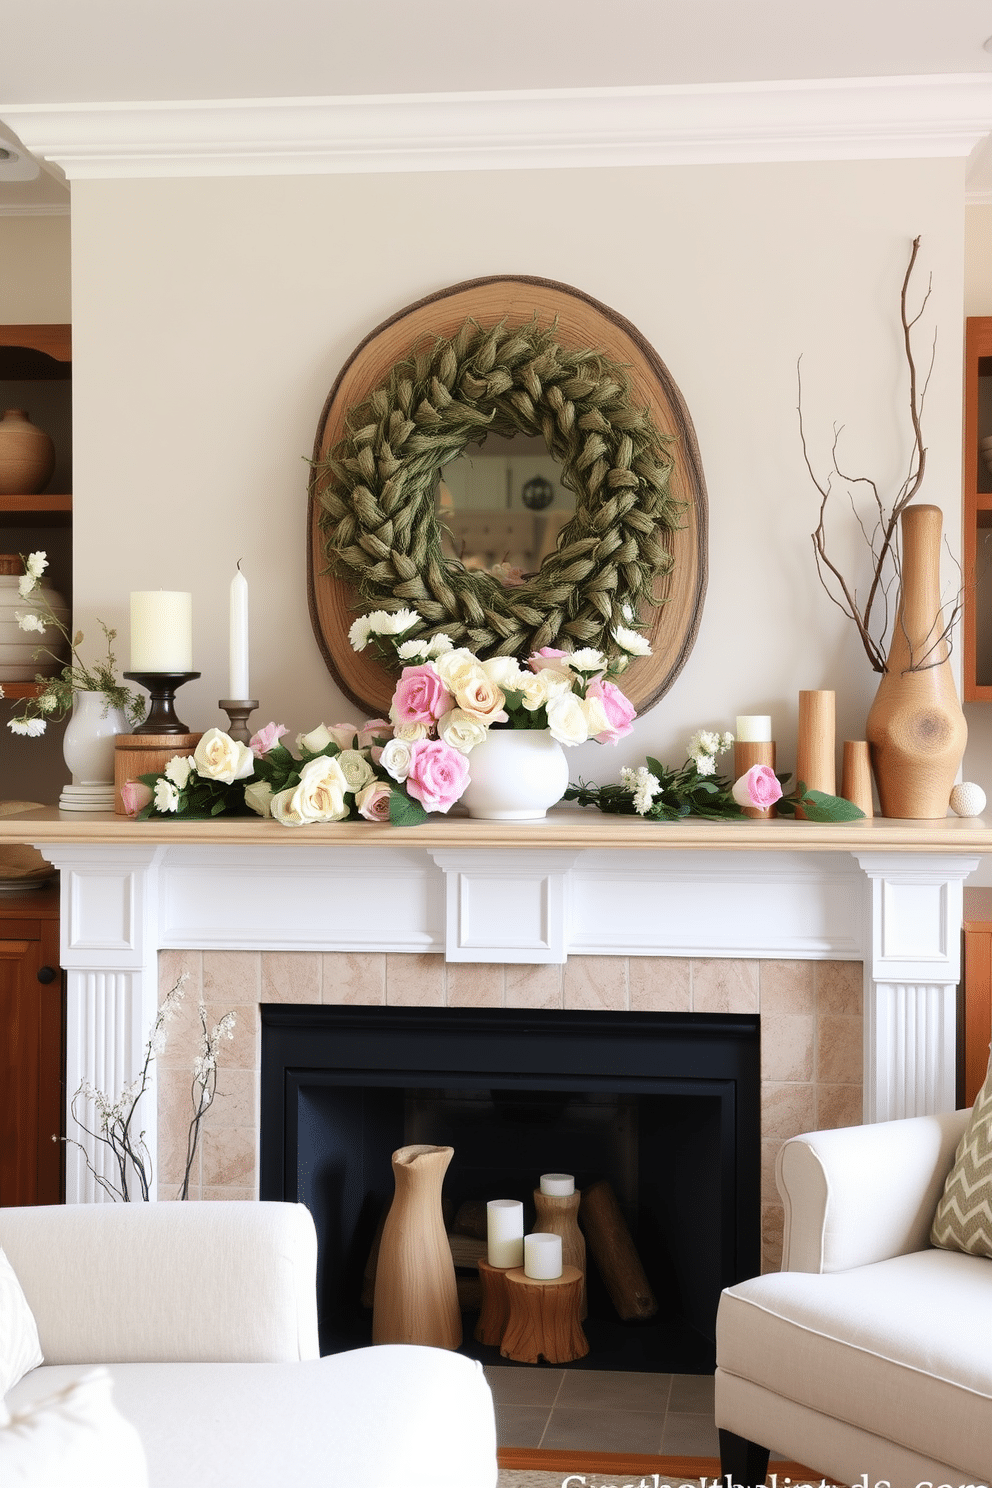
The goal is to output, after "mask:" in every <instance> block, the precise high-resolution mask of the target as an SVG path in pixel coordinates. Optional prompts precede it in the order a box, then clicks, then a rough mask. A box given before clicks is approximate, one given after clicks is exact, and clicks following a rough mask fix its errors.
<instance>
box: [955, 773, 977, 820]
mask: <svg viewBox="0 0 992 1488" xmlns="http://www.w3.org/2000/svg"><path fill="white" fill-rule="evenodd" d="M951 810H952V811H953V812H954V814H955V816H981V814H982V812H983V811H984V810H985V792H984V791H983V790H982V787H981V786H980V785H975V783H974V781H971V780H962V782H961V784H960V785H956V786H955V787H954V789H953V790H952V791H951Z"/></svg>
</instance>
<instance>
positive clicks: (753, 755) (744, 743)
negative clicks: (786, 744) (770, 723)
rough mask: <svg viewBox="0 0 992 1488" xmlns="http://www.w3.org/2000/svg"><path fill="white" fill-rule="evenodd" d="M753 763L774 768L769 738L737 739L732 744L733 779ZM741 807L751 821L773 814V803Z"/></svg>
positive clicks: (771, 745)
mask: <svg viewBox="0 0 992 1488" xmlns="http://www.w3.org/2000/svg"><path fill="white" fill-rule="evenodd" d="M755 765H768V766H769V768H770V769H772V770H774V768H775V745H774V743H773V742H772V740H771V739H768V740H760V741H759V740H754V741H752V740H749V739H738V740H737V742H736V743H735V745H734V779H735V780H740V778H741V776H742V775H746V774H747V772H748V770H750V769H753V767H754V766H755ZM741 809H742V811H743V812H744V815H745V816H749V817H750V818H751V820H752V821H767V820H768V818H769V817H770V816H774V815H775V807H774V805H772V806H765V807H764V808H763V809H762V808H760V807H758V806H743V807H742V808H741Z"/></svg>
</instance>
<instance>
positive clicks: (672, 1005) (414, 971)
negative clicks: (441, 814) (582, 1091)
mask: <svg viewBox="0 0 992 1488" xmlns="http://www.w3.org/2000/svg"><path fill="white" fill-rule="evenodd" d="M0 840H8V841H10V840H14V841H28V842H32V843H34V844H35V845H37V846H38V847H39V848H40V850H41V851H42V852H43V853H44V854H45V856H46V857H48V858H49V859H50V861H51V862H52V863H54V864H55V865H56V867H58V868H59V869H60V870H61V877H62V963H63V966H64V967H65V968H66V972H67V982H68V1052H67V1089H68V1091H70V1092H71V1091H73V1090H75V1089H76V1088H77V1086H78V1085H79V1083H80V1082H81V1081H82V1080H84V1079H85V1080H89V1081H91V1082H92V1083H93V1084H94V1085H96V1086H97V1087H99V1088H100V1089H102V1090H105V1091H107V1092H108V1093H114V1094H115V1093H116V1092H117V1091H119V1090H120V1089H121V1087H122V1086H123V1084H124V1083H125V1082H126V1081H127V1080H129V1079H131V1078H132V1077H133V1075H134V1073H135V1072H136V1070H137V1068H138V1067H139V1066H140V1061H141V1057H142V1053H143V1046H144V1042H145V1039H146V1037H147V1030H148V1028H149V1026H150V1024H151V1021H152V1019H153V1017H154V1014H155V1009H156V1005H157V1002H158V999H159V996H160V995H161V993H163V992H164V991H165V990H167V989H168V987H169V986H170V985H171V984H172V981H173V980H174V977H175V974H176V973H177V971H178V970H180V969H185V970H187V971H189V973H190V984H189V988H188V1000H187V1006H186V1012H187V1017H186V1018H184V1019H183V1020H182V1022H181V1023H179V1024H177V1025H173V1032H172V1036H171V1039H170V1043H169V1046H168V1048H167V1050H166V1052H165V1055H164V1057H163V1058H162V1059H161V1061H160V1062H159V1068H158V1070H157V1079H158V1109H157V1118H158V1119H157V1122H156V1119H155V1115H156V1113H155V1111H154V1110H152V1109H150V1110H148V1111H146V1112H145V1113H144V1118H143V1120H144V1124H145V1126H146V1128H147V1140H148V1142H149V1146H150V1147H151V1149H152V1151H153V1153H155V1154H156V1156H157V1163H156V1167H157V1174H158V1180H159V1184H160V1197H162V1198H167V1197H170V1196H171V1194H172V1193H173V1192H174V1185H175V1182H176V1179H177V1177H178V1175H179V1173H180V1171H181V1161H182V1159H181V1156H180V1149H181V1144H183V1145H184V1141H185V1129H186V1124H187V1116H186V1108H187V1103H188V1099H189V1073H188V1072H189V1069H190V1062H191V1054H190V1051H191V1047H192V1038H193V1034H194V1026H193V1022H192V1019H191V1017H190V1016H189V1015H192V1014H193V1013H194V1011H195V1001H196V996H197V994H199V993H200V992H201V991H202V994H203V996H204V999H205V1001H206V1003H207V1005H208V1009H209V1012H210V1015H211V1016H215V1015H219V1014H220V1013H222V1012H225V1011H227V1010H228V1009H229V1008H232V1007H233V1008H236V1009H237V1011H238V1026H237V1034H236V1037H235V1039H234V1041H233V1043H231V1044H230V1045H228V1046H227V1049H226V1050H225V1053H224V1059H223V1066H222V1070H221V1076H220V1080H219V1090H218V1100H217V1105H216V1106H215V1108H214V1109H213V1110H212V1111H211V1113H210V1116H209V1119H208V1121H207V1123H206V1127H205V1132H204V1137H203V1141H202V1151H201V1153H200V1155H199V1157H198V1162H197V1171H196V1173H195V1174H194V1180H195V1184H196V1192H197V1194H198V1195H199V1196H202V1197H210V1198H215V1197H224V1196H228V1197H250V1196H253V1195H254V1194H255V1193H256V1191H257V1161H256V1152H257V1121H258V1076H259V1063H260V1056H259V1017H258V1006H259V1004H260V1003H263V1002H283V1003H302V1004H306V1003H351V1004H357V1005H363V1004H364V1005H375V1004H383V1003H386V1004H392V1005H397V1006H403V1005H406V1006H411V1005H419V1006H424V1005H433V1006H448V1007H459V1006H462V1007H513V1008H566V1009H567V1008H576V1009H586V1010H589V1009H592V1010H596V1009H599V1008H602V1009H604V1010H609V1011H623V1010H626V1009H630V1010H645V1011H669V1010H670V1011H678V1010H687V1011H694V1012H702V1013H706V1012H714V1013H716V1012H754V1011H759V1012H760V1014H761V1024H762V1081H763V1084H762V1147H763V1159H764V1177H763V1200H764V1211H763V1212H764V1219H763V1238H764V1246H765V1253H766V1262H767V1263H768V1264H773V1263H774V1261H775V1257H776V1252H777V1245H778V1242H779V1235H780V1228H781V1214H780V1211H779V1209H778V1203H777V1195H776V1194H775V1189H774V1182H773V1180H772V1177H771V1171H772V1166H773V1163H774V1156H775V1152H776V1151H777V1149H778V1146H779V1145H780V1143H781V1141H782V1140H783V1139H784V1138H785V1137H787V1136H789V1135H792V1134H793V1133H795V1132H797V1131H802V1130H808V1129H810V1128H813V1127H816V1126H839V1125H846V1124H850V1123H851V1122H855V1121H858V1120H860V1119H862V1116H864V1118H865V1119H868V1120H886V1119H889V1118H893V1117H897V1116H902V1115H911V1114H918V1113H922V1112H926V1111H934V1110H945V1109H951V1108H953V1106H954V1096H955V1024H956V988H957V982H958V977H959V938H960V936H959V932H960V925H961V891H962V885H963V881H964V879H965V878H966V877H967V876H968V874H969V873H971V872H972V871H973V870H974V869H975V867H976V866H977V864H978V861H979V858H980V856H981V855H982V854H984V853H987V852H990V851H992V831H990V830H989V829H987V828H986V827H985V825H984V823H983V822H981V821H980V820H978V821H964V820H960V819H956V818H954V819H947V820H946V821H940V822H927V823H923V822H892V821H884V820H875V821H867V822H858V823H850V824H844V825H833V826H818V825H816V824H814V823H808V822H786V821H782V822H778V821H771V822H748V823H701V822H694V823H693V822H687V823H679V824H676V825H672V826H663V827H658V826H653V825H652V824H649V823H645V822H641V821H640V820H636V819H616V818H613V819H610V818H603V817H598V816H595V817H594V816H593V815H592V814H591V813H582V812H579V811H577V810H569V809H562V808H559V809H556V811H555V812H553V813H552V814H551V816H550V817H549V819H548V821H547V822H546V823H542V824H538V825H535V826H513V827H510V826H507V825H506V824H496V823H486V822H472V821H470V820H467V819H460V820H450V821H447V820H445V821H440V822H437V823H435V822H431V823H429V824H427V825H425V826H423V827H419V828H413V829H405V830H404V829H394V828H388V827H386V828H379V827H370V826H367V825H366V824H344V825H339V826H331V827H307V828H304V829H302V830H300V831H299V832H297V831H289V830H287V829H284V828H281V827H278V826H277V825H275V824H274V823H269V822H261V821H233V820H225V821H223V822H210V823H202V822H189V823H185V822H175V823H171V822H166V823H162V822H144V823H136V822H129V821H127V820H124V819H122V818H113V817H110V816H107V817H103V816H99V817H98V816H93V817H91V818H90V819H89V820H87V821H80V820H78V819H76V820H71V819H69V818H68V816H67V815H66V814H62V815H60V814H59V813H58V812H57V811H55V810H52V809H46V810H44V811H35V812H31V813H25V814H24V816H22V817H21V818H16V817H8V818H3V819H0ZM150 1105H151V1103H150ZM94 1156H95V1157H97V1160H99V1157H98V1155H97V1154H94ZM66 1186H67V1198H68V1199H69V1201H70V1202H80V1201H93V1200H98V1199H99V1198H100V1197H101V1193H100V1190H99V1188H98V1186H97V1185H96V1184H95V1183H94V1182H93V1180H92V1178H91V1177H90V1175H89V1174H88V1173H87V1171H86V1168H85V1165H84V1164H83V1162H82V1159H81V1157H80V1158H78V1159H77V1158H76V1157H75V1156H74V1155H73V1153H72V1151H71V1149H70V1153H69V1156H68V1160H67V1175H66Z"/></svg>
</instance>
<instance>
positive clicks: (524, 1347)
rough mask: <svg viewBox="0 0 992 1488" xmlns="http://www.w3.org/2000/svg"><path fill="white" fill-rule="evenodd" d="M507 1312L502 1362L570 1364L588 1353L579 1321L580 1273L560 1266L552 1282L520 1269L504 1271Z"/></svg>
mask: <svg viewBox="0 0 992 1488" xmlns="http://www.w3.org/2000/svg"><path fill="white" fill-rule="evenodd" d="M505 1285H506V1290H507V1295H508V1297H509V1303H510V1312H509V1317H508V1318H507V1322H506V1329H505V1331H504V1333H503V1342H502V1343H501V1344H500V1350H499V1351H500V1353H501V1354H502V1355H503V1358H504V1359H514V1360H515V1361H516V1362H517V1363H518V1364H536V1363H537V1361H538V1359H545V1360H546V1361H547V1362H548V1363H549V1364H570V1363H571V1362H572V1360H573V1359H583V1358H585V1356H586V1354H587V1353H588V1352H589V1340H588V1339H587V1338H586V1335H585V1333H583V1331H582V1324H581V1323H580V1321H579V1302H580V1299H581V1297H582V1272H581V1271H580V1270H579V1268H578V1267H577V1266H563V1267H562V1273H561V1275H560V1276H556V1277H555V1278H554V1280H553V1281H543V1280H538V1279H537V1278H536V1277H533V1276H528V1275H527V1274H526V1273H525V1271H524V1269H523V1267H522V1266H515V1267H514V1268H513V1270H512V1271H507V1272H506V1283H505Z"/></svg>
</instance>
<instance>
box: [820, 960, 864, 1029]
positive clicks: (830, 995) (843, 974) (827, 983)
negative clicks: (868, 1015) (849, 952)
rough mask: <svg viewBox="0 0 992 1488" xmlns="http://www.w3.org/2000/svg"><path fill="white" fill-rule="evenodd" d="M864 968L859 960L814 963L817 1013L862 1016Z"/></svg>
mask: <svg viewBox="0 0 992 1488" xmlns="http://www.w3.org/2000/svg"><path fill="white" fill-rule="evenodd" d="M864 977H865V969H864V966H863V965H862V963H861V962H860V961H818V962H817V963H816V1008H817V1012H820V1013H848V1014H852V1015H855V1016H857V1017H859V1018H860V1017H861V1016H862V1008H863V1004H864Z"/></svg>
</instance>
